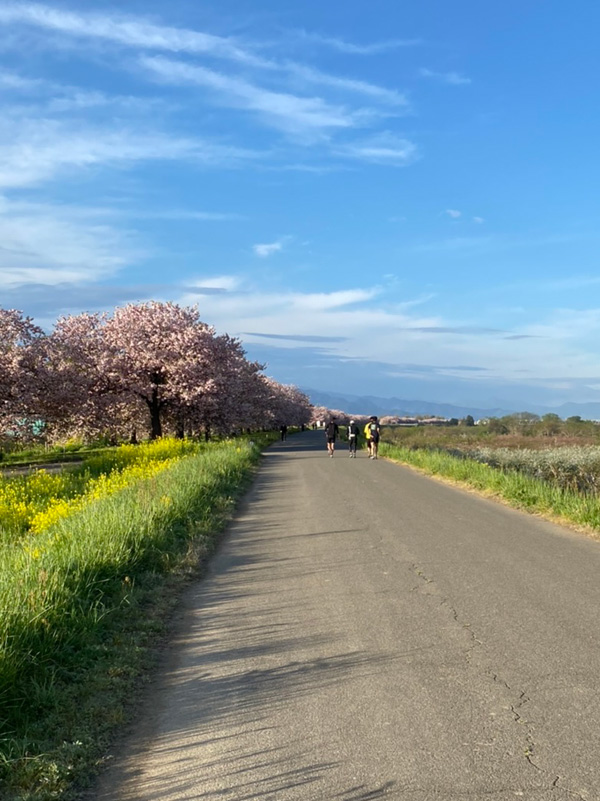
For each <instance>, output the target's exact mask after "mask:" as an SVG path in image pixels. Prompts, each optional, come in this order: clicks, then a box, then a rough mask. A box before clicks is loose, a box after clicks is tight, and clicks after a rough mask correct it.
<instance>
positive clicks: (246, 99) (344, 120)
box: [140, 56, 358, 133]
mask: <svg viewBox="0 0 600 801" xmlns="http://www.w3.org/2000/svg"><path fill="white" fill-rule="evenodd" d="M140 63H141V65H142V66H143V67H145V68H146V69H147V70H148V71H149V72H150V73H152V74H153V75H154V76H155V77H156V78H159V79H161V80H164V81H167V82H169V83H175V84H182V83H183V84H185V83H188V84H195V85H196V86H203V87H205V88H207V89H210V90H212V91H213V92H215V93H216V96H217V97H218V98H219V100H220V102H221V104H222V105H225V106H228V107H230V108H241V109H246V110H248V111H254V112H257V113H258V114H259V115H260V118H261V120H262V121H263V122H265V123H266V124H270V125H272V126H274V127H276V128H279V129H282V130H285V131H288V132H290V133H299V132H320V131H322V130H327V129H331V128H351V127H353V126H355V125H357V124H358V119H357V117H356V115H354V114H353V112H352V111H351V110H349V109H347V108H345V107H344V106H340V105H333V104H330V103H328V102H326V101H325V100H323V99H322V98H319V97H300V96H297V95H293V94H289V93H286V92H274V91H271V90H270V89H263V88H262V87H260V86H257V85H256V84H253V83H250V82H249V81H247V80H245V79H243V78H231V77H229V76H227V75H224V74H223V73H220V72H216V71H215V70H210V69H207V68H206V67H200V66H194V65H191V64H187V63H185V62H183V61H173V60H171V59H167V58H164V57H162V56H156V57H142V58H141V59H140Z"/></svg>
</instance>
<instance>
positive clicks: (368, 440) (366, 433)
mask: <svg viewBox="0 0 600 801" xmlns="http://www.w3.org/2000/svg"><path fill="white" fill-rule="evenodd" d="M372 420H373V418H372V417H369V420H368V422H367V423H365V427H364V429H363V434H364V437H365V442H366V443H367V455H368V457H369V458H371V421H372Z"/></svg>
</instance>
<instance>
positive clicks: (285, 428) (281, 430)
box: [279, 424, 287, 442]
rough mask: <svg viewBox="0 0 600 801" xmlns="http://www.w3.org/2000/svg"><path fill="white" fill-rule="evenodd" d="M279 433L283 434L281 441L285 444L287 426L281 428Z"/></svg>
mask: <svg viewBox="0 0 600 801" xmlns="http://www.w3.org/2000/svg"><path fill="white" fill-rule="evenodd" d="M279 431H280V433H281V441H282V442H284V441H285V440H286V439H287V426H286V425H285V424H284V425H281V426H279Z"/></svg>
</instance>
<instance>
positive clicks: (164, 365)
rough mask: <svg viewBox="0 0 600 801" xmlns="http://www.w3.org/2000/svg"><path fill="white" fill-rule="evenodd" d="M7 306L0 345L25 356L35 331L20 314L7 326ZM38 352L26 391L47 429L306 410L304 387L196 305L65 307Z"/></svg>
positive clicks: (151, 425)
mask: <svg viewBox="0 0 600 801" xmlns="http://www.w3.org/2000/svg"><path fill="white" fill-rule="evenodd" d="M11 314H12V315H13V316H10V315H11ZM14 314H17V316H18V313H5V318H4V320H5V328H6V335H5V339H6V340H7V341H11V342H13V341H14V343H16V344H14V346H11V348H12V349H11V348H9V347H8V346H6V347H5V348H4V351H3V353H4V355H5V361H7V364H8V361H9V360H8V354H9V352H10V353H11V354H12V353H13V351H14V352H15V353H16V352H18V353H19V354H21V356H22V355H23V353H24V352H25V340H26V339H27V338H29V339H30V340H32V341H33V340H34V339H35V337H36V336H37V335H38V333H39V334H41V332H40V331H39V329H34V328H33V327H32V324H31V321H21V328H20V329H18V331H21V334H20V336H21V338H22V340H23V341H20V340H19V339H18V335H17V334H15V332H14V331H13V329H10V330H9V328H8V322H9V321H10V322H11V324H12V326H13V328H14V326H15V325H16V324H17V318H15V317H14ZM7 315H9V316H7ZM19 319H20V318H19ZM16 330H17V329H15V331H16ZM17 346H18V347H17ZM15 348H16V350H15ZM36 353H37V356H36V358H37V362H36V372H35V377H36V381H35V391H34V392H30V393H29V395H30V396H32V397H35V400H36V403H35V407H36V413H37V414H38V415H39V416H40V417H41V418H43V420H44V421H46V423H47V427H48V431H49V432H50V434H51V436H53V437H54V438H59V437H65V436H69V435H74V434H76V435H81V436H86V437H89V436H97V435H99V434H110V435H112V436H114V437H118V438H122V437H124V436H130V437H131V438H132V439H135V438H137V436H138V435H139V436H140V437H145V436H146V435H149V436H150V437H151V438H156V437H160V436H162V435H163V433H164V432H165V431H169V432H175V433H176V434H177V435H178V436H184V435H186V434H190V435H199V434H200V433H204V435H205V436H206V437H207V438H208V437H209V436H210V433H211V432H216V433H220V434H223V433H224V434H229V433H231V432H234V431H241V430H244V429H257V428H275V427H277V426H279V425H281V424H282V423H285V424H287V425H301V424H303V423H306V422H308V420H309V419H310V416H311V413H312V406H311V404H310V401H309V399H308V398H307V396H306V395H304V394H303V393H302V392H300V390H298V389H297V388H296V387H293V386H285V385H282V384H278V383H277V382H276V381H274V380H273V379H271V378H268V377H266V376H265V375H264V374H263V373H262V370H263V369H264V367H263V365H261V364H259V363H257V362H252V361H249V360H248V359H247V358H246V354H245V352H244V349H243V347H242V344H241V342H240V341H239V340H238V339H236V338H234V337H230V336H229V335H227V334H224V335H217V334H216V332H215V330H214V328H212V327H211V326H209V325H207V324H206V323H204V322H203V321H202V320H201V319H200V317H199V312H198V309H197V308H196V307H180V306H178V305H177V304H175V303H160V302H156V301H152V302H147V303H140V304H128V305H126V306H123V307H120V308H116V309H115V310H114V312H113V313H112V315H109V314H88V313H84V314H79V315H74V316H70V317H64V318H61V319H60V320H59V321H58V322H57V324H56V326H55V328H54V331H53V332H52V334H50V335H49V336H48V337H44V338H43V339H42V341H41V344H40V345H39V347H38V348H37V351H36ZM13 355H14V354H13ZM17 361H18V360H17ZM11 364H12V362H11ZM15 364H16V362H15ZM13 368H14V365H13ZM13 368H11V369H12V370H13V373H14V374H15V375H17V374H19V375H21V373H22V370H21V373H19V371H18V370H16V371H15V369H13ZM5 372H6V373H7V375H8V367H6V369H5ZM11 375H12V373H11ZM19 380H21V379H19ZM25 395H26V393H23V392H21V396H22V397H25Z"/></svg>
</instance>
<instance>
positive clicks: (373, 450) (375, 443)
mask: <svg viewBox="0 0 600 801" xmlns="http://www.w3.org/2000/svg"><path fill="white" fill-rule="evenodd" d="M368 426H369V444H370V446H371V447H370V454H369V459H377V451H378V450H379V437H380V435H381V427H380V425H379V423H378V421H377V418H376V417H375V416H373V417H370V418H369V424H368Z"/></svg>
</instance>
